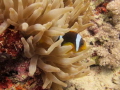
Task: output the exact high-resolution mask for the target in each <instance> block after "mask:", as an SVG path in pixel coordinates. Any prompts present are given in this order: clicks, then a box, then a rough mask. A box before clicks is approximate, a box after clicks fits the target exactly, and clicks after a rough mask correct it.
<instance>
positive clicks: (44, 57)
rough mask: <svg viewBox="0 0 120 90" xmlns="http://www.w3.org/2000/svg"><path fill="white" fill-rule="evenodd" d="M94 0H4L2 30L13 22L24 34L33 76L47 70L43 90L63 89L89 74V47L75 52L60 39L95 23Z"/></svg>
mask: <svg viewBox="0 0 120 90" xmlns="http://www.w3.org/2000/svg"><path fill="white" fill-rule="evenodd" d="M92 15H93V14H92V10H91V8H90V0H0V20H1V25H0V33H2V32H3V31H5V30H6V29H7V28H8V27H9V26H10V25H12V26H14V27H15V30H19V31H20V32H21V33H22V34H23V37H22V38H21V41H22V43H23V45H24V56H26V57H27V58H30V66H29V76H34V73H35V71H36V68H37V67H38V68H40V69H41V70H42V72H43V73H41V75H42V79H43V86H42V88H43V89H46V88H52V89H53V90H61V89H62V88H61V87H62V86H63V87H66V86H67V85H66V84H65V83H64V81H66V80H69V79H72V78H77V77H80V76H83V75H86V74H88V73H89V69H88V66H89V65H91V64H92V63H91V62H88V63H84V62H81V61H82V60H83V59H85V58H86V57H88V56H89V55H90V52H89V50H88V49H86V50H83V51H81V52H72V51H71V50H72V48H73V47H72V46H71V45H66V46H64V45H63V46H62V45H61V43H62V42H63V39H58V37H59V36H63V35H64V34H65V33H67V32H69V31H74V32H77V33H80V32H82V31H83V30H85V29H86V28H88V27H89V26H91V25H92V23H89V21H90V20H91V18H92Z"/></svg>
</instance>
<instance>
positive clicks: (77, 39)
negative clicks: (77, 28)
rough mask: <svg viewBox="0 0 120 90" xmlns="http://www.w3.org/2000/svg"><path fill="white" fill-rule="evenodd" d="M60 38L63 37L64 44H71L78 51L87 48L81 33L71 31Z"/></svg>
mask: <svg viewBox="0 0 120 90" xmlns="http://www.w3.org/2000/svg"><path fill="white" fill-rule="evenodd" d="M59 38H63V39H64V41H63V42H62V45H71V46H72V47H73V51H75V52H78V51H82V50H84V49H86V43H85V41H84V40H83V39H82V37H81V35H80V34H78V33H76V32H73V31H69V32H67V33H66V34H65V35H64V36H60V37H59Z"/></svg>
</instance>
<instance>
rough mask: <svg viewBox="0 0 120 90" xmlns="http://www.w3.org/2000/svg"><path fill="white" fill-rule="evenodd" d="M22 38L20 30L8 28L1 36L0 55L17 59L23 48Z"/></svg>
mask: <svg viewBox="0 0 120 90" xmlns="http://www.w3.org/2000/svg"><path fill="white" fill-rule="evenodd" d="M21 37H22V35H21V34H20V32H19V31H18V30H13V29H9V28H8V29H7V30H6V31H5V32H4V33H2V34H1V35H0V53H7V54H8V55H11V56H12V57H16V56H17V55H18V54H19V53H20V52H21V51H22V48H23V44H22V42H21Z"/></svg>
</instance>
